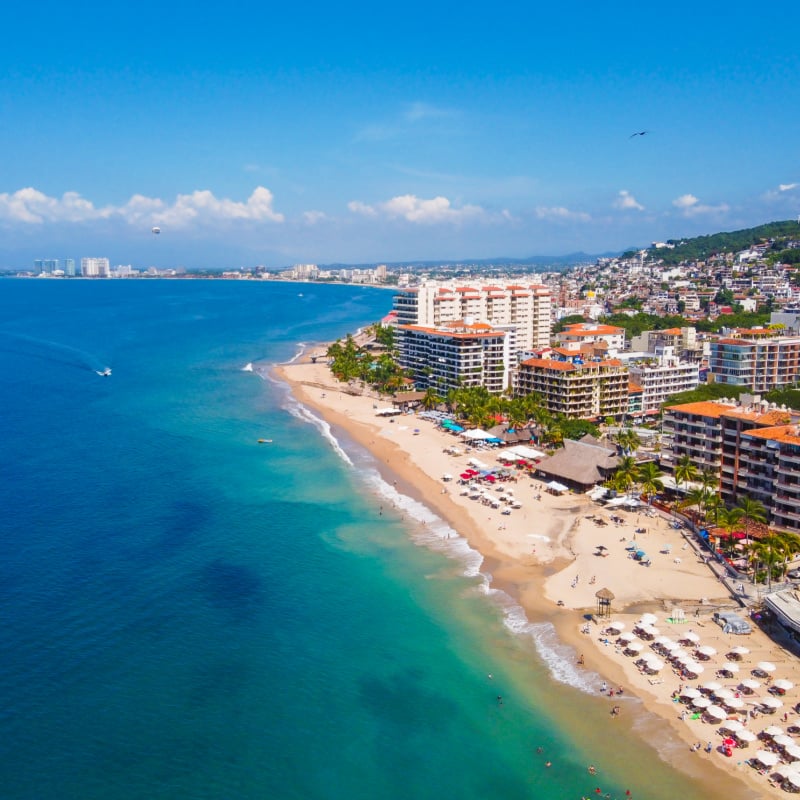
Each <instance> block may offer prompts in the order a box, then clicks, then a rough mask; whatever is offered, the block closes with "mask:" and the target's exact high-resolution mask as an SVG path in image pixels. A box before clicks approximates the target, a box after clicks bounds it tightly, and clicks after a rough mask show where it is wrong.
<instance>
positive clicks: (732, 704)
mask: <svg viewBox="0 0 800 800" xmlns="http://www.w3.org/2000/svg"><path fill="white" fill-rule="evenodd" d="M722 705H724V706H725V708H732V709H739V708H744V700H742V699H741V698H739V697H731V698H730V699H728V700H723V701H722Z"/></svg>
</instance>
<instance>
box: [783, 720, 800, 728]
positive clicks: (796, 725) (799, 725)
mask: <svg viewBox="0 0 800 800" xmlns="http://www.w3.org/2000/svg"><path fill="white" fill-rule="evenodd" d="M786 730H787V731H791V730H800V719H793V720H790V721H789V722H787V723H786Z"/></svg>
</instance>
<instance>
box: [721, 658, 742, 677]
mask: <svg viewBox="0 0 800 800" xmlns="http://www.w3.org/2000/svg"><path fill="white" fill-rule="evenodd" d="M719 671H720V672H730V673H731V675H735V674H736V673H737V672H738V671H739V665H738V664H734V663H733V662H731V661H726V662H725V663H724V664H723V665H722V666H721V667H720V668H719Z"/></svg>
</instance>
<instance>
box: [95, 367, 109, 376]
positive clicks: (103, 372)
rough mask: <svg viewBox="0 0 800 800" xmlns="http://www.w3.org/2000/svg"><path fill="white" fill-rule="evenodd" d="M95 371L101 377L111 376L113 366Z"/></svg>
mask: <svg viewBox="0 0 800 800" xmlns="http://www.w3.org/2000/svg"><path fill="white" fill-rule="evenodd" d="M95 372H96V373H97V374H98V375H99V376H100V377H101V378H110V377H111V367H106V368H105V369H96V370H95Z"/></svg>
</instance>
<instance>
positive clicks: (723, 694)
mask: <svg viewBox="0 0 800 800" xmlns="http://www.w3.org/2000/svg"><path fill="white" fill-rule="evenodd" d="M714 696H715V697H718V698H719V699H720V700H730V699H731V697H733V692H732V691H731V690H730V689H717V691H716V692H714Z"/></svg>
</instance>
